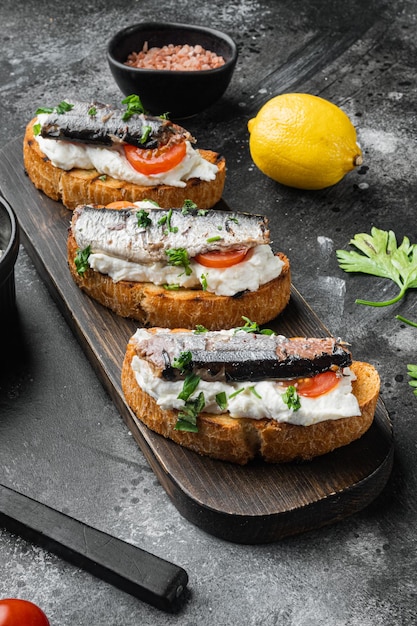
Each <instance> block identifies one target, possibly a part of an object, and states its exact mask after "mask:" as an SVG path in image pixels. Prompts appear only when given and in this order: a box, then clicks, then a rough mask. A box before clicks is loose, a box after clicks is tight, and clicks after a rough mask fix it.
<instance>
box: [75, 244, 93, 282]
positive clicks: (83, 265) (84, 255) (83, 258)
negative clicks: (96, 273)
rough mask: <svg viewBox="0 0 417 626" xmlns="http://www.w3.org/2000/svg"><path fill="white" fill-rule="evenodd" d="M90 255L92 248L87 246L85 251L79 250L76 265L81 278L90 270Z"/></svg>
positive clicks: (76, 255)
mask: <svg viewBox="0 0 417 626" xmlns="http://www.w3.org/2000/svg"><path fill="white" fill-rule="evenodd" d="M90 254H91V246H87V247H86V248H84V250H80V249H78V250H77V252H76V254H75V258H74V263H75V267H76V269H77V273H78V274H79V275H80V276H81V275H82V274H84V272H86V271H87V270H88V268H89V267H90V265H89V263H88V258H89V256H90Z"/></svg>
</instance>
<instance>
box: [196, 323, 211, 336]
mask: <svg viewBox="0 0 417 626" xmlns="http://www.w3.org/2000/svg"><path fill="white" fill-rule="evenodd" d="M194 332H195V333H196V334H198V333H207V332H208V329H207V328H206V327H205V326H202V325H201V324H197V326H196V327H195V330H194Z"/></svg>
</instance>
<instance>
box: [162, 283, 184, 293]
mask: <svg viewBox="0 0 417 626" xmlns="http://www.w3.org/2000/svg"><path fill="white" fill-rule="evenodd" d="M163 287H164V289H166V290H167V291H178V289H179V288H180V286H179V284H178V283H172V284H171V285H163Z"/></svg>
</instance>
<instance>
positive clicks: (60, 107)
mask: <svg viewBox="0 0 417 626" xmlns="http://www.w3.org/2000/svg"><path fill="white" fill-rule="evenodd" d="M73 108H74V105H73V104H70V103H69V102H66V101H65V100H63V101H62V102H60V103H59V104H57V105H56V106H55V107H39V109H37V110H36V115H40V114H41V113H58V115H62V114H63V113H66V112H67V111H71V109H73Z"/></svg>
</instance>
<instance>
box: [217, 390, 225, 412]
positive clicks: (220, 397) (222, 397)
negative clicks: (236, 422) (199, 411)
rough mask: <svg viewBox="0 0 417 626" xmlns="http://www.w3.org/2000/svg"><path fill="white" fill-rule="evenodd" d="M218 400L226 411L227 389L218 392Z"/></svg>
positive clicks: (219, 404) (218, 403)
mask: <svg viewBox="0 0 417 626" xmlns="http://www.w3.org/2000/svg"><path fill="white" fill-rule="evenodd" d="M216 402H217V405H218V406H219V407H220V408H221V410H222V411H225V410H226V409H227V397H226V392H225V391H221V392H220V393H218V394H216Z"/></svg>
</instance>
